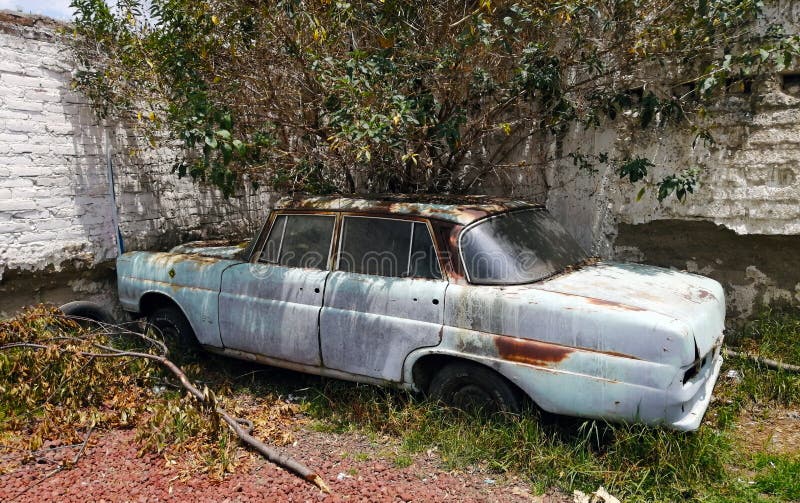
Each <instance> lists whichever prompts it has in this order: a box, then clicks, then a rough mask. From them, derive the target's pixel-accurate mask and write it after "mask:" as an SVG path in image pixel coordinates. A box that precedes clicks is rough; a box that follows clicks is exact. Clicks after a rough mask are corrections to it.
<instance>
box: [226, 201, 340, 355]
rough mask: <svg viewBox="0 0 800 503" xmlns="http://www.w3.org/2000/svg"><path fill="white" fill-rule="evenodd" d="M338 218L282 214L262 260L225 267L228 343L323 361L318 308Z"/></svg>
mask: <svg viewBox="0 0 800 503" xmlns="http://www.w3.org/2000/svg"><path fill="white" fill-rule="evenodd" d="M335 220H336V218H335V216H334V215H332V214H327V215H320V214H282V215H278V216H277V217H276V218H275V220H274V221H273V224H272V227H271V229H270V232H269V236H268V238H267V239H266V242H265V243H264V246H263V248H262V250H261V251H260V253H259V255H258V258H257V260H255V261H252V262H249V263H244V264H239V265H235V266H233V267H230V268H228V269H226V270H225V272H224V273H223V275H222V288H221V292H220V297H219V312H220V315H219V319H220V335H221V337H222V342H223V344H224V345H225V347H226V348H230V349H236V350H240V351H245V352H248V353H255V354H258V355H263V356H267V357H270V358H276V359H280V360H286V361H290V362H296V363H301V364H305V365H315V366H318V365H320V353H319V310H320V309H321V307H322V295H323V291H324V289H325V281H326V279H327V277H328V274H329V273H330V271H329V267H328V265H329V260H330V251H331V243H332V240H333V229H334V223H335Z"/></svg>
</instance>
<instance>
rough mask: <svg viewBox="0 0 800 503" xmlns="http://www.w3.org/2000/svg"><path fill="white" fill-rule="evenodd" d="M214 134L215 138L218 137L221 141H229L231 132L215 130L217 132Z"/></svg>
mask: <svg viewBox="0 0 800 503" xmlns="http://www.w3.org/2000/svg"><path fill="white" fill-rule="evenodd" d="M215 134H216V135H217V136H219V137H220V138H222V139H223V140H230V139H231V132H230V131H228V130H227V129H219V130H217V132H216V133H215Z"/></svg>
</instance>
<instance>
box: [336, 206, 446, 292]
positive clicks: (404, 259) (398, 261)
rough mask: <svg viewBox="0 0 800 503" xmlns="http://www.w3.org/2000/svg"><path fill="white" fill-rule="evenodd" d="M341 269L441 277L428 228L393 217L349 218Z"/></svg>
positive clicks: (346, 223) (343, 244) (375, 273)
mask: <svg viewBox="0 0 800 503" xmlns="http://www.w3.org/2000/svg"><path fill="white" fill-rule="evenodd" d="M433 264H435V265H433ZM338 269H339V270H340V271H347V272H354V273H359V274H372V275H376V276H388V277H420V278H441V272H440V271H439V264H438V262H437V259H436V251H435V249H434V247H433V242H432V241H431V237H430V233H429V232H428V229H427V227H426V226H425V225H424V224H421V223H418V222H411V221H407V220H393V219H389V218H370V217H345V219H344V227H343V229H342V246H341V251H340V254H339V265H338Z"/></svg>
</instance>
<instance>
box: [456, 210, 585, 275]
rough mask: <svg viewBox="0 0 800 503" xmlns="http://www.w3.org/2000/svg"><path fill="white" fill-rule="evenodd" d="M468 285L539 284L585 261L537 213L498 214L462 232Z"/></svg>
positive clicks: (567, 239)
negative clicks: (535, 282)
mask: <svg viewBox="0 0 800 503" xmlns="http://www.w3.org/2000/svg"><path fill="white" fill-rule="evenodd" d="M460 244H461V256H462V258H463V260H464V266H465V267H466V270H467V275H468V278H469V281H470V283H477V284H484V285H511V284H520V283H531V282H533V281H539V280H541V279H544V278H546V277H548V276H552V275H553V274H556V273H558V272H561V271H563V270H564V269H565V268H567V267H568V266H571V265H575V264H578V263H580V262H583V261H584V260H586V259H587V258H588V255H587V254H586V252H584V251H583V249H582V248H581V247H580V245H579V244H578V243H577V242H576V241H575V239H573V238H572V236H570V235H569V233H568V232H567V231H566V230H565V229H564V228H563V227H562V226H561V225H560V224H559V223H558V222H557V221H556V220H555V219H554V218H553V217H551V216H550V214H549V213H547V211H545V210H543V209H529V210H521V211H513V212H510V213H504V214H501V215H498V216H495V217H491V218H488V219H486V220H483V221H480V222H478V223H477V224H475V225H473V226H472V227H469V228H467V229H466V230H465V231H464V232H463V233H462V234H461V239H460Z"/></svg>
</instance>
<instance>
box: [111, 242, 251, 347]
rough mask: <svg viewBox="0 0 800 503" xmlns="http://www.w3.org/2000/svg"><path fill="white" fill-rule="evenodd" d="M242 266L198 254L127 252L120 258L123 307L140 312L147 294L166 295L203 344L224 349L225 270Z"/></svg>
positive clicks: (118, 278) (120, 288) (119, 268)
mask: <svg viewBox="0 0 800 503" xmlns="http://www.w3.org/2000/svg"><path fill="white" fill-rule="evenodd" d="M238 263H241V262H240V261H235V260H225V259H221V258H214V257H207V256H202V255H196V254H192V255H190V254H173V253H150V252H128V253H125V254H123V255H121V256H120V257H119V258H118V259H117V286H118V288H117V289H118V292H119V300H120V304H122V307H123V309H125V310H127V311H132V312H136V313H138V312H141V306H140V302H141V300H142V298H143V297H144V296H145V295H147V294H159V295H164V296H166V297H168V298H170V299H172V301H173V302H175V304H177V305H178V306H179V307H180V308H181V310H182V311H183V313H184V315H186V319H187V320H189V324H190V325H191V326H192V329H193V330H194V333H195V335H196V337H197V340H198V342H200V344H208V345H218V346H222V339H221V338H220V332H219V322H218V320H219V292H220V285H221V280H222V271H224V270H225V269H227V268H228V267H230V266H232V265H235V264H238Z"/></svg>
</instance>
